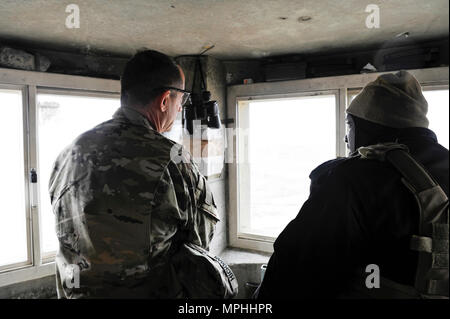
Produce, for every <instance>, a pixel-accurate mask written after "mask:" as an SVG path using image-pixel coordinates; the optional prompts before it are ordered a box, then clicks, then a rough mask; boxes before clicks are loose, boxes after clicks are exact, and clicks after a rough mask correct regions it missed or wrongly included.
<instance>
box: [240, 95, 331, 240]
mask: <svg viewBox="0 0 450 319" xmlns="http://www.w3.org/2000/svg"><path fill="white" fill-rule="evenodd" d="M249 108H250V111H249V117H250V121H249V127H250V133H249V143H248V145H249V149H248V152H249V161H250V180H249V181H241V186H242V187H250V212H245V211H241V212H240V213H241V214H248V213H250V225H246V224H245V223H243V221H244V219H241V223H240V225H241V229H240V231H241V232H245V233H248V232H250V233H253V234H260V235H265V236H273V237H276V236H278V234H279V233H280V232H281V231H282V230H283V229H284V227H285V226H286V225H287V224H288V223H289V221H290V220H292V219H293V218H295V216H296V215H297V214H298V212H299V210H300V208H301V206H302V205H303V203H304V201H305V200H306V199H307V198H308V195H309V186H310V180H309V174H310V172H311V171H312V170H313V169H314V168H315V167H317V166H318V165H319V164H321V163H322V162H324V161H326V160H329V159H332V158H335V157H336V115H335V114H336V99H335V96H334V95H322V96H312V97H301V98H297V99H294V100H292V99H289V100H288V99H285V100H277V101H273V100H272V101H255V102H250V103H249Z"/></svg>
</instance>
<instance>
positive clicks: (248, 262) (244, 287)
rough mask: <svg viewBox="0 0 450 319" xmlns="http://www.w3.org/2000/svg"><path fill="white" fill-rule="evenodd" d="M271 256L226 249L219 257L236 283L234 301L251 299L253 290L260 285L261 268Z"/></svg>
mask: <svg viewBox="0 0 450 319" xmlns="http://www.w3.org/2000/svg"><path fill="white" fill-rule="evenodd" d="M270 256H271V254H270V253H261V252H254V251H250V250H244V249H237V248H227V249H225V250H223V251H222V252H221V253H220V254H219V257H220V258H221V259H222V260H223V261H224V262H226V263H227V264H228V265H229V266H230V268H231V270H232V271H233V273H234V275H235V276H236V279H237V281H238V287H239V288H238V294H237V296H236V297H235V299H247V298H251V297H252V295H253V293H254V290H255V288H256V287H257V286H258V285H259V284H260V283H261V266H262V265H264V264H267V263H268V261H269V258H270Z"/></svg>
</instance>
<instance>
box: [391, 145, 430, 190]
mask: <svg viewBox="0 0 450 319" xmlns="http://www.w3.org/2000/svg"><path fill="white" fill-rule="evenodd" d="M386 159H387V160H388V161H389V162H390V163H391V164H392V165H393V166H394V167H395V168H396V169H397V170H398V171H399V172H400V173H401V174H402V176H403V178H404V179H405V180H407V181H408V182H409V183H410V184H411V186H412V187H414V189H415V190H416V192H418V193H420V192H422V191H424V190H426V189H430V188H433V187H435V186H436V185H437V183H436V182H435V181H434V179H433V178H432V177H431V176H430V174H428V172H427V171H426V170H425V168H424V167H423V166H422V165H420V164H419V163H418V162H417V161H416V160H415V159H414V158H413V157H412V156H411V155H410V154H408V153H407V152H405V151H403V150H401V149H393V150H391V151H388V152H387V154H386Z"/></svg>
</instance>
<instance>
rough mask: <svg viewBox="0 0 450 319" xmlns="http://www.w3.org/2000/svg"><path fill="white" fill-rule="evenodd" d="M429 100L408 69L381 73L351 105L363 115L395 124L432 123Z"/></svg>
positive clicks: (358, 113) (419, 124)
mask: <svg viewBox="0 0 450 319" xmlns="http://www.w3.org/2000/svg"><path fill="white" fill-rule="evenodd" d="M427 112H428V103H427V101H426V100H425V97H424V96H423V94H422V88H421V86H420V84H419V82H418V81H417V80H416V78H415V77H414V76H413V75H412V74H410V73H408V72H406V71H400V72H398V73H396V74H393V73H389V74H383V75H381V76H379V77H378V78H377V79H376V80H375V81H373V82H371V83H369V84H367V85H366V86H365V87H364V89H363V90H362V91H361V93H359V94H358V95H357V96H356V97H355V98H354V100H353V101H352V103H351V104H350V106H349V107H348V109H347V113H349V114H351V115H353V116H356V117H359V118H361V119H364V120H367V121H370V122H373V123H376V124H380V125H384V126H387V127H392V128H407V127H425V128H427V127H428V119H427V116H426V115H427Z"/></svg>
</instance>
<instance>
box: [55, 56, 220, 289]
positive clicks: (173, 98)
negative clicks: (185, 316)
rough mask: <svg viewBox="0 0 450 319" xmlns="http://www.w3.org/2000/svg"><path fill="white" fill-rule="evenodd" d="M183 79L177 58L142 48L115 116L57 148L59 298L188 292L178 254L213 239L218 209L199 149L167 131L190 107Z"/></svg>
mask: <svg viewBox="0 0 450 319" xmlns="http://www.w3.org/2000/svg"><path fill="white" fill-rule="evenodd" d="M167 87H171V88H169V89H168V88H167ZM183 89H184V75H183V72H182V70H181V68H179V67H178V66H177V65H176V64H175V63H174V62H173V61H172V60H171V59H169V58H168V57H167V56H165V55H163V54H161V53H158V52H155V51H144V52H140V53H138V54H137V55H135V57H133V59H131V60H130V61H129V62H128V64H127V66H126V67H125V71H124V74H123V76H122V94H121V99H122V106H121V108H119V109H118V110H117V112H116V113H115V114H114V116H113V119H111V120H109V121H107V122H104V123H101V124H100V125H98V126H96V127H95V128H93V129H92V130H90V131H88V132H85V133H84V134H82V135H81V136H79V137H78V138H77V139H75V141H74V142H73V143H72V144H71V145H69V146H68V147H67V148H66V149H65V150H64V151H63V152H62V153H61V154H60V155H59V156H58V158H57V160H56V163H55V165H54V169H53V172H52V175H51V178H50V184H49V191H50V196H51V202H52V206H53V211H54V214H55V216H56V231H57V236H58V239H59V251H58V254H57V256H56V271H57V276H56V277H57V290H58V297H59V298H184V297H189V296H187V295H186V293H185V291H184V289H183V287H182V286H181V284H180V283H179V281H178V280H177V271H180V270H175V269H174V267H173V265H172V264H171V257H172V256H173V255H174V253H175V252H176V251H177V248H178V247H179V246H180V245H181V244H182V243H185V242H191V243H194V244H196V245H199V246H201V247H203V248H205V249H208V246H209V243H210V241H211V239H212V237H213V233H214V229H215V224H216V223H217V221H218V220H219V219H218V217H217V214H216V205H215V203H214V199H213V196H212V194H211V191H210V189H209V188H208V184H207V182H206V180H205V178H204V177H203V176H202V175H201V174H200V173H199V171H198V168H197V166H196V165H195V164H194V162H193V161H192V158H191V157H190V155H189V154H188V153H187V152H184V151H182V147H181V146H180V145H178V144H176V143H175V142H173V141H171V140H169V139H167V138H165V137H164V136H163V135H161V134H160V133H162V132H164V131H167V130H169V129H170V127H171V126H172V124H173V121H174V119H175V116H176V114H177V112H179V111H180V110H181V105H182V103H183V102H185V100H186V97H187V94H186V93H183V91H184V90H183ZM174 150H175V152H174ZM171 154H172V156H171ZM174 154H176V155H177V156H175V157H174V156H173V155H174ZM180 159H181V160H180ZM74 265H75V266H74ZM78 270H79V271H78ZM78 274H79V285H77V284H76V283H77V282H78V280H77V279H78V278H75V277H76V276H78ZM77 286H79V287H77Z"/></svg>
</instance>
